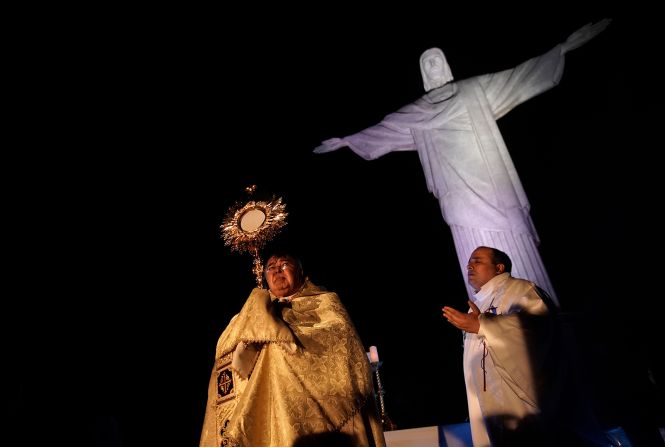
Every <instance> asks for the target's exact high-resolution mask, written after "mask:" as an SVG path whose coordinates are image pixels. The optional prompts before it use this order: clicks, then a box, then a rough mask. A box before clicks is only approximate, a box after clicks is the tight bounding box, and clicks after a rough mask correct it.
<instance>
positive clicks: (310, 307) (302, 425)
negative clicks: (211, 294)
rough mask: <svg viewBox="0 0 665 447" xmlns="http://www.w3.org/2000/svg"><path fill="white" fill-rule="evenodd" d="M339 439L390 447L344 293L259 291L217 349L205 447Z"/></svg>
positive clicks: (272, 446)
mask: <svg viewBox="0 0 665 447" xmlns="http://www.w3.org/2000/svg"><path fill="white" fill-rule="evenodd" d="M328 432H339V433H342V434H346V435H349V436H352V437H353V438H354V441H353V445H354V446H359V447H365V446H367V447H374V446H377V447H385V439H384V436H383V431H382V428H381V423H380V420H379V418H378V413H377V408H376V403H375V399H374V391H373V383H372V376H371V369H370V365H369V361H368V359H367V355H366V353H365V349H364V347H363V346H362V343H361V342H360V338H359V337H358V335H357V332H356V329H355V327H354V325H353V323H352V322H351V320H350V318H349V315H348V313H347V311H346V309H345V308H344V306H343V304H342V303H341V301H340V299H339V297H338V296H337V294H335V293H332V292H327V291H325V290H324V289H322V288H319V287H317V286H315V285H313V284H312V283H311V282H309V280H307V281H306V282H305V285H304V288H303V289H302V290H301V291H300V292H298V293H297V294H296V295H294V296H293V297H292V299H291V301H290V302H286V303H280V302H278V301H277V300H272V299H271V296H270V294H269V292H268V291H267V290H264V289H258V288H255V289H254V290H253V291H252V293H251V294H250V296H249V298H248V299H247V301H246V302H245V304H244V306H243V308H242V309H241V311H240V313H239V314H238V315H236V316H235V317H234V318H233V319H232V320H231V322H230V323H229V325H228V326H227V328H226V329H225V330H224V332H223V333H222V335H221V336H220V338H219V340H218V342H217V350H216V355H215V364H214V366H213V370H212V374H211V377H210V384H209V387H208V403H207V407H206V414H205V419H204V425H203V430H202V433H201V440H200V444H199V445H200V447H212V446H215V447H217V446H220V445H228V446H244V447H248V446H251V447H290V446H292V445H293V444H294V442H296V441H297V440H298V439H300V438H301V437H302V436H306V435H312V434H317V433H328Z"/></svg>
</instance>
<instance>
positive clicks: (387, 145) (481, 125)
mask: <svg viewBox="0 0 665 447" xmlns="http://www.w3.org/2000/svg"><path fill="white" fill-rule="evenodd" d="M609 23H610V20H609V19H604V20H602V21H600V22H598V23H595V24H588V25H586V26H583V27H582V28H580V29H579V30H577V31H575V32H574V33H573V34H571V35H570V36H569V37H568V39H567V40H566V41H565V42H563V43H561V44H559V45H557V46H555V47H554V48H552V49H551V50H550V51H548V52H546V53H545V54H543V55H541V56H537V57H534V58H532V59H529V60H527V61H526V62H523V63H522V64H520V65H518V66H517V67H515V68H511V69H508V70H504V71H500V72H497V73H490V74H484V75H480V76H474V77H471V78H469V79H465V80H462V81H457V82H453V75H452V73H451V70H450V67H449V66H448V63H447V61H446V58H445V56H444V54H443V52H442V51H441V50H440V49H438V48H431V49H429V50H427V51H425V52H424V53H423V54H422V56H421V58H420V69H421V72H422V77H423V83H424V86H425V90H426V92H427V93H426V94H425V95H424V96H422V97H421V98H419V99H418V100H417V101H415V102H414V103H411V104H409V105H407V106H405V107H402V108H401V109H399V110H398V111H397V112H395V113H391V114H389V115H387V116H386V117H385V118H384V119H383V120H382V121H381V122H380V123H379V124H377V125H375V126H372V127H369V128H367V129H365V130H362V131H360V132H358V133H356V134H353V135H349V136H346V137H344V138H332V139H329V140H326V141H324V142H323V143H322V144H321V145H320V146H319V147H317V148H316V149H315V150H314V152H315V153H323V152H329V151H333V150H336V149H338V148H341V147H344V146H348V147H350V148H351V149H352V150H353V151H354V152H355V153H356V154H358V155H360V156H361V157H363V158H365V159H367V160H373V159H376V158H378V157H381V156H382V155H385V154H387V153H389V152H392V151H417V152H418V155H419V157H420V162H421V164H422V167H423V170H424V173H425V178H426V179H427V185H428V188H429V190H430V191H431V192H432V193H433V194H434V196H436V198H437V199H438V200H439V204H440V207H441V213H442V214H443V219H444V220H445V221H446V223H447V224H448V225H449V226H450V229H451V231H452V235H453V240H454V243H455V249H456V251H457V257H458V260H459V263H460V267H461V269H462V274H463V277H464V278H465V277H466V264H467V260H468V259H469V255H470V254H471V252H472V251H473V250H474V249H475V248H476V247H478V246H481V245H484V246H490V247H496V248H498V249H500V250H502V251H505V252H506V253H508V255H509V256H510V258H511V259H512V260H513V276H516V277H521V278H525V279H529V280H531V281H533V282H535V283H536V284H538V285H539V286H540V287H541V288H543V289H545V290H546V291H547V292H548V293H549V294H550V295H551V296H552V299H554V301H555V302H557V303H558V300H557V298H556V294H555V293H554V289H553V287H552V283H551V281H550V279H549V276H548V275H547V271H546V270H545V266H544V265H543V262H542V259H541V257H540V254H539V252H538V248H537V246H538V244H539V242H540V241H539V238H538V234H537V232H536V229H535V227H534V225H533V223H532V221H531V217H530V214H529V202H528V200H527V197H526V194H525V192H524V189H523V187H522V183H521V182H520V180H519V177H518V175H517V171H516V170H515V166H514V165H513V162H512V160H511V158H510V154H509V153H508V149H507V148H506V145H505V143H504V141H503V138H502V136H501V133H500V132H499V128H498V126H497V123H496V120H497V119H499V118H501V117H502V116H504V115H505V114H506V113H508V112H509V111H510V110H512V109H513V108H514V107H515V106H517V105H519V104H521V103H522V102H524V101H526V100H528V99H530V98H532V97H534V96H536V95H538V94H540V93H543V92H545V91H547V90H549V89H550V88H552V87H554V86H556V85H557V84H558V83H559V80H560V79H561V76H562V74H563V68H564V55H565V54H566V53H567V52H568V51H571V50H573V49H575V48H577V47H579V46H581V45H583V44H584V43H586V42H588V41H589V40H590V39H592V38H593V37H595V36H596V35H597V34H598V33H600V32H601V31H602V30H604V29H605V28H606V27H607V25H608V24H609ZM469 293H470V294H471V291H470V290H469Z"/></svg>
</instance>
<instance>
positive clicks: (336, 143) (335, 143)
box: [314, 138, 346, 154]
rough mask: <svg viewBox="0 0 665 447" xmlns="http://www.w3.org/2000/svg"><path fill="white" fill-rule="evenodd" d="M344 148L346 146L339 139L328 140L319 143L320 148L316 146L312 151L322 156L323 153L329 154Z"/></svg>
mask: <svg viewBox="0 0 665 447" xmlns="http://www.w3.org/2000/svg"><path fill="white" fill-rule="evenodd" d="M344 146H346V143H345V142H344V140H342V139H341V138H330V139H329V140H325V141H324V142H323V143H321V145H320V146H317V147H316V148H315V149H314V153H315V154H323V153H325V152H331V151H334V150H336V149H339V148H340V147H344Z"/></svg>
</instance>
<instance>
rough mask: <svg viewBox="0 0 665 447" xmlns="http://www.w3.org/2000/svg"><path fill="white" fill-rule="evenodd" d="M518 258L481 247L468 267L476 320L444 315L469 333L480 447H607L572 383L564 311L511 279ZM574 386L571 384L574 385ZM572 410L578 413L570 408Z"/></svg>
mask: <svg viewBox="0 0 665 447" xmlns="http://www.w3.org/2000/svg"><path fill="white" fill-rule="evenodd" d="M511 269H512V262H511V259H510V257H509V256H508V255H507V254H506V253H504V252H503V251H501V250H498V249H496V248H492V247H483V246H481V247H478V248H476V249H475V250H474V251H473V253H472V254H471V256H470V258H469V261H468V264H467V276H468V284H469V285H470V286H471V287H472V289H473V290H474V295H473V297H472V299H471V300H469V301H468V303H469V306H470V309H469V312H468V313H465V312H460V311H457V310H455V309H453V308H452V307H448V306H445V307H443V309H442V310H443V316H444V318H446V319H447V320H448V321H449V322H450V323H451V324H452V325H454V326H455V327H457V328H458V329H461V330H462V331H464V357H463V365H464V381H465V383H466V395H467V402H468V407H469V422H470V425H471V437H472V439H473V445H474V447H482V446H494V447H497V446H511V447H515V446H539V447H543V446H549V447H554V446H564V445H565V446H568V447H572V446H582V445H583V446H594V445H605V444H600V443H602V442H603V439H602V437H601V434H600V431H599V430H597V429H595V428H592V425H591V424H592V422H593V421H592V420H591V419H590V415H589V414H584V413H583V412H579V413H577V414H573V413H574V412H575V408H574V407H580V406H584V402H582V401H581V400H578V402H579V404H571V402H574V401H575V398H577V397H576V396H573V397H574V399H572V400H570V399H569V398H566V397H564V393H565V392H575V391H574V390H573V389H572V387H569V385H564V383H565V381H566V374H565V373H566V368H567V365H566V361H565V358H566V355H567V354H566V352H565V350H566V346H565V344H564V342H563V338H562V333H561V328H560V327H559V323H558V318H557V307H556V306H555V305H554V303H553V302H552V300H551V299H550V298H549V296H548V295H547V293H546V292H544V291H543V290H542V289H541V288H539V287H538V286H537V285H536V284H534V283H533V282H531V281H527V280H525V279H520V278H515V277H513V276H512V275H511V273H510V272H511ZM568 383H570V382H568ZM568 406H570V408H569V407H568Z"/></svg>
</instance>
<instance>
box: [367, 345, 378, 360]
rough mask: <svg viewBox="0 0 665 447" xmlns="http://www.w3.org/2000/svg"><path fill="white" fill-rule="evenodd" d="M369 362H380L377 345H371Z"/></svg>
mask: <svg viewBox="0 0 665 447" xmlns="http://www.w3.org/2000/svg"><path fill="white" fill-rule="evenodd" d="M369 362H370V363H379V351H377V350H376V346H370V347H369Z"/></svg>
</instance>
